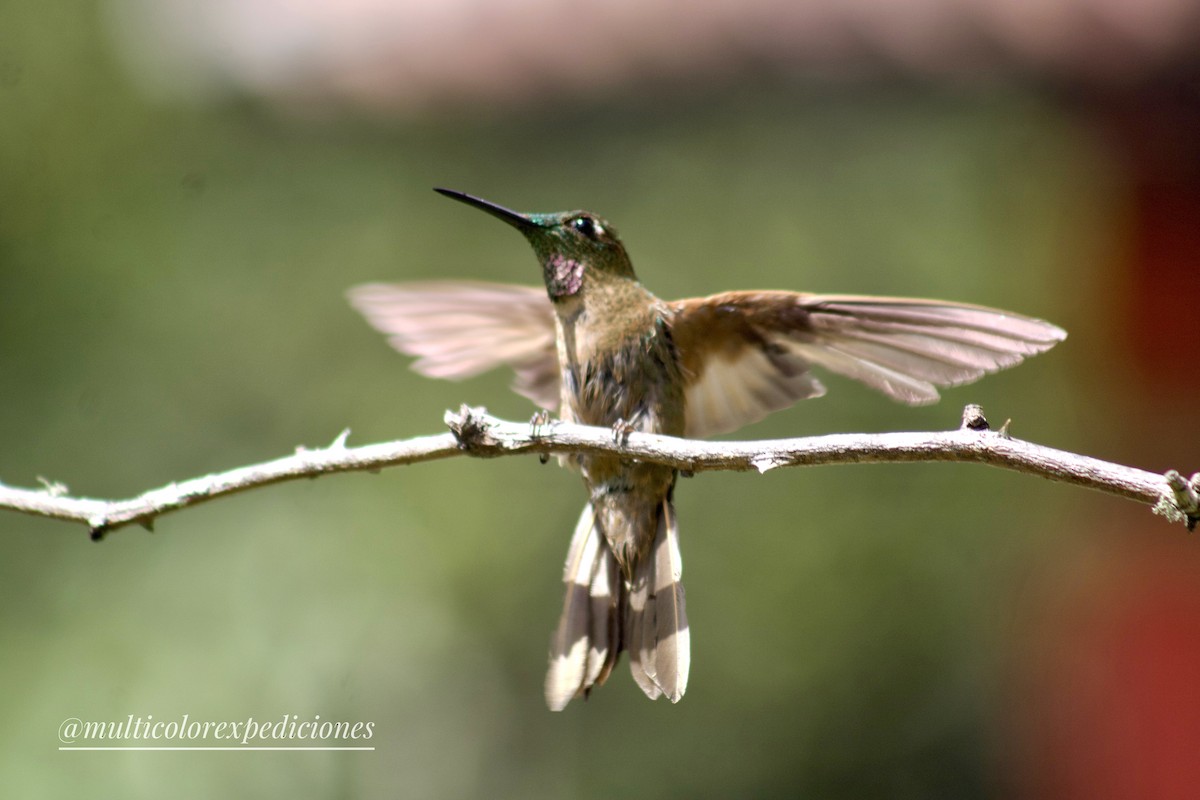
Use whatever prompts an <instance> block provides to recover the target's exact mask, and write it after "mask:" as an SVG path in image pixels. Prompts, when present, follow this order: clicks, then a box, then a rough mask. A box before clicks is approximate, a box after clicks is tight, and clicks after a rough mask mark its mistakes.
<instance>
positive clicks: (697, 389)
mask: <svg viewBox="0 0 1200 800" xmlns="http://www.w3.org/2000/svg"><path fill="white" fill-rule="evenodd" d="M671 306H672V309H673V310H674V312H675V317H674V322H673V325H672V333H673V335H674V338H675V343H676V346H677V347H678V349H679V353H680V357H681V359H682V361H683V366H684V370H685V373H686V374H687V375H688V377H689V387H688V390H687V435H688V436H705V435H709V434H714V433H723V432H726V431H732V430H735V429H737V428H739V427H741V426H743V425H746V424H749V423H751V422H755V421H757V420H760V419H762V418H763V417H765V416H766V415H767V414H770V413H771V412H772V411H778V410H780V409H782V408H786V407H787V406H790V405H792V404H793V403H795V402H796V401H798V400H802V399H804V398H806V397H819V396H820V395H822V394H824V393H825V387H824V386H822V385H821V383H820V381H818V380H817V379H816V378H815V377H813V376H812V375H811V373H810V372H809V368H810V367H811V366H812V365H814V364H815V365H817V366H820V367H824V368H825V369H828V370H830V371H831V372H836V373H838V374H839V375H845V376H847V377H849V378H854V379H855V380H858V381H861V382H863V383H865V384H866V385H867V386H870V387H871V388H872V389H875V390H877V391H880V392H882V393H884V394H886V395H887V396H888V397H891V398H892V399H893V400H898V401H900V402H902V403H908V404H910V405H923V404H925V403H932V402H934V401H936V400H937V399H938V392H937V387H946V386H957V385H959V384H963V383H970V382H971V381H974V380H976V379H978V378H980V377H981V376H983V375H985V374H987V373H990V372H995V371H997V370H1000V369H1004V368H1005V367H1011V366H1013V365H1014V364H1018V363H1020V362H1021V361H1022V360H1023V359H1025V358H1026V357H1028V356H1031V355H1036V354H1037V353H1041V352H1043V351H1045V350H1048V349H1049V348H1051V347H1053V346H1054V345H1055V344H1056V343H1058V342H1061V341H1062V340H1063V339H1064V338H1066V335H1067V334H1066V332H1065V331H1064V330H1062V329H1061V328H1059V327H1057V326H1055V325H1051V324H1050V323H1048V322H1043V321H1042V320H1039V319H1032V318H1030V317H1024V316H1021V315H1019V314H1013V313H1011V312H1008V311H1000V310H997V309H994V308H985V307H983V306H974V305H967V304H963V303H946V302H942V301H939V300H920V299H911V298H889V297H867V296H854V295H811V294H798V293H795V292H727V293H724V294H718V295H713V296H711V297H704V298H696V299H691V300H680V301H678V302H675V303H672V304H671Z"/></svg>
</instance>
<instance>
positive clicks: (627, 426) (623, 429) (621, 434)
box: [612, 419, 637, 444]
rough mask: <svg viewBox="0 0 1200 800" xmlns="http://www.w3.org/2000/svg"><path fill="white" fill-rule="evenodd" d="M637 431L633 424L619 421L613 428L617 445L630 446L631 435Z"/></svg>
mask: <svg viewBox="0 0 1200 800" xmlns="http://www.w3.org/2000/svg"><path fill="white" fill-rule="evenodd" d="M635 430H637V428H635V427H633V424H632V423H630V422H626V421H625V420H623V419H619V420H617V421H616V422H614V423H613V426H612V433H613V441H614V442H616V443H617V444H629V434H631V433H633V432H634V431H635Z"/></svg>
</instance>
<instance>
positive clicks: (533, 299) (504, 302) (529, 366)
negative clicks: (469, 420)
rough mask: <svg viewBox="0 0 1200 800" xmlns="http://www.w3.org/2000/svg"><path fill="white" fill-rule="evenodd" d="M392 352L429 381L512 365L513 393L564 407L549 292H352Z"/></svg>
mask: <svg viewBox="0 0 1200 800" xmlns="http://www.w3.org/2000/svg"><path fill="white" fill-rule="evenodd" d="M347 297H348V298H349V300H350V304H351V305H352V306H354V308H356V309H357V310H358V311H359V312H360V313H361V314H362V315H363V316H364V317H366V319H367V322H369V323H371V325H372V326H373V327H374V328H375V329H376V330H378V331H380V332H381V333H384V334H386V335H387V337H388V342H389V343H390V344H391V345H392V347H394V348H396V349H397V350H399V351H400V352H402V353H405V354H407V355H410V356H416V357H417V361H416V362H414V363H413V365H412V367H413V369H414V370H416V371H417V372H419V373H421V374H422V375H425V376H428V377H430V378H446V379H449V380H460V379H462V378H468V377H471V376H472V375H478V374H479V373H481V372H486V371H487V370H490V369H493V368H495V367H498V366H501V365H502V364H507V365H508V366H510V367H512V368H513V370H514V371H515V372H516V373H517V375H516V378H515V379H514V381H513V385H512V388H513V391H515V392H517V393H519V394H521V395H524V396H525V397H528V398H529V399H530V400H532V401H533V402H535V403H537V404H538V405H539V406H541V407H542V408H546V409H549V410H551V411H553V410H556V409H557V408H558V406H559V402H560V392H559V381H560V380H561V378H560V377H559V369H558V352H557V350H556V349H555V344H554V336H555V333H554V309H553V307H552V306H551V305H550V300H549V298H547V297H546V290H545V289H540V288H533V287H528V286H510V285H506V284H498V283H473V282H468V281H437V282H429V283H397V284H386V283H370V284H365V285H363V286H356V287H354V288H353V289H351V290H350V291H349V292H348V293H347Z"/></svg>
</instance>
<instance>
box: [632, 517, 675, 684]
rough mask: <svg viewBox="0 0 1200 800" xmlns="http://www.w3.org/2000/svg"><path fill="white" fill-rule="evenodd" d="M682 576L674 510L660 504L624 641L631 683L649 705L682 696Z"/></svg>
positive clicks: (635, 581) (635, 587) (639, 571)
mask: <svg viewBox="0 0 1200 800" xmlns="http://www.w3.org/2000/svg"><path fill="white" fill-rule="evenodd" d="M682 573H683V562H682V561H681V559H680V556H679V528H678V525H677V524H676V520H675V507H674V505H673V504H672V503H671V500H670V499H669V498H664V499H663V501H662V505H661V506H660V507H659V513H658V526H657V530H656V531H655V535H654V543H653V544H652V545H651V552H650V556H649V558H645V559H643V560H642V561H641V562H640V563H639V564H638V566H637V567H636V569H635V570H634V575H633V581H632V583H631V585H630V590H629V610H628V617H627V619H628V622H627V624H626V631H627V632H628V633H627V636H626V639H625V645H626V649H628V650H629V662H630V663H629V667H630V671H631V672H632V673H633V679H634V680H635V681H637V684H638V686H640V687H641V689H642V691H643V692H645V693H646V696H647V697H649V698H650V699H651V700H654V699H657V698H658V696H659V695H660V694H661V695H666V697H667V699H668V700H670V701H671V702H672V703H677V702H679V699H680V698H681V697H683V693H684V692H685V691H686V690H687V681H688V669H689V667H690V665H691V633H690V631H689V630H688V623H687V611H686V607H685V602H684V594H683V583H682V582H681V577H682Z"/></svg>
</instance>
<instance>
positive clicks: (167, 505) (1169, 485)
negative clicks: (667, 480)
mask: <svg viewBox="0 0 1200 800" xmlns="http://www.w3.org/2000/svg"><path fill="white" fill-rule="evenodd" d="M445 421H446V424H447V425H448V426H449V427H450V432H449V433H443V434H440V435H436V436H422V437H418V438H415V439H407V440H405V441H399V442H387V443H383V444H373V445H366V446H363V447H347V446H346V437H347V435H348V434H349V431H346V432H344V433H343V434H342V435H341V436H339V437H338V438H337V439H336V440H335V441H334V442H333V443H332V444H331V445H329V446H328V447H325V448H321V449H318V450H307V449H304V448H300V449H297V451H296V453H295V454H294V455H290V456H286V457H284V458H279V459H276V460H274V461H268V462H265V463H262V464H255V465H251V466H248V467H239V468H237V469H232V470H229V471H228V472H220V473H216V474H213V475H205V476H204V477H200V478H193V479H191V480H187V481H183V482H181V483H171V484H168V485H166V486H163V487H161V488H158V489H151V490H150V491H148V492H145V493H144V494H140V495H138V496H137V497H133V498H130V499H127V500H95V499H90V498H83V497H71V496H69V495H68V494H67V493H66V489H65V487H62V486H60V485H56V484H47V485H46V487H45V488H43V489H40V490H37V489H20V488H16V487H11V486H6V485H4V484H2V483H0V508H7V509H11V510H13V511H21V512H24V513H27V514H33V515H35V516H41V517H51V518H53V519H62V520H67V521H71V522H81V523H83V524H85V525H87V526H88V528H89V530H90V531H91V535H92V538H93V539H100V538H101V537H103V536H104V534H106V533H108V532H109V531H112V530H116V529H117V528H121V527H124V526H126V525H131V524H138V525H141V526H143V527H145V528H147V529H149V528H151V526H152V525H153V523H154V520H155V519H156V518H158V517H159V516H161V515H162V514H165V513H167V512H170V511H177V510H179V509H183V508H188V507H190V506H194V505H198V504H200V503H203V502H206V501H209V500H215V499H217V498H219V497H225V496H226V495H231V494H236V493H238V492H244V491H248V490H250V489H255V488H258V487H260V486H268V485H270V484H273V483H281V482H283V481H290V480H295V479H297V478H315V477H318V476H320V475H328V474H332V473H335V472H358V471H368V472H378V471H379V470H381V469H383V468H385V467H394V466H399V465H402V464H416V463H418V462H421V461H433V460H435V459H441V458H450V457H452V456H458V455H470V456H477V457H483V458H490V457H497V456H507V455H517V454H521V453H536V454H539V455H541V456H542V457H546V456H549V455H550V454H551V453H612V454H617V455H621V456H626V457H629V458H637V459H641V460H644V461H653V462H656V463H659V464H666V465H669V466H673V467H676V468H677V469H679V470H681V471H684V472H688V473H694V472H702V471H707V470H757V471H758V472H760V473H762V472H766V471H767V470H771V469H775V468H777V467H799V466H816V465H819V464H849V463H860V464H866V463H875V464H878V463H895V462H906V461H976V462H979V463H982V464H990V465H992V466H995V467H1002V468H1004V469H1010V470H1014V471H1016V472H1024V473H1028V474H1031V475H1040V476H1042V477H1043V478H1049V479H1050V480H1055V481H1062V482H1064V483H1073V484H1075V485H1077V486H1084V487H1087V488H1089V489H1096V490H1098V491H1101V492H1105V493H1107V494H1112V495H1116V496H1118V497H1127V498H1129V499H1131V500H1137V501H1140V502H1142V503H1146V504H1148V505H1150V506H1151V507H1152V509H1153V511H1154V512H1155V513H1157V514H1161V515H1163V516H1165V517H1166V518H1167V519H1169V520H1171V521H1173V522H1184V523H1186V524H1187V526H1188V530H1192V529H1193V528H1194V527H1195V525H1196V522H1197V521H1198V520H1200V473H1196V474H1194V475H1192V476H1191V478H1190V479H1185V478H1184V477H1183V476H1182V475H1181V474H1180V473H1178V472H1176V471H1175V470H1170V471H1168V472H1167V473H1165V474H1163V475H1159V474H1157V473H1153V472H1147V471H1145V470H1141V469H1137V468H1134V467H1126V466H1122V465H1120V464H1113V463H1110V462H1107V461H1101V460H1099V459H1096V458H1090V457H1088V456H1081V455H1077V454H1075V453H1069V452H1066V451H1064V450H1055V449H1053V448H1050V447H1043V446H1042V445H1037V444H1033V443H1031V442H1025V441H1022V440H1020V439H1014V438H1012V437H1011V436H1009V434H1008V431H1007V424H1006V425H1005V427H1004V428H1001V429H1000V430H998V431H993V430H991V429H990V428H989V426H988V423H987V420H986V419H984V416H983V412H982V410H981V409H980V408H979V406H973V405H972V406H967V407H966V409H965V410H964V412H963V423H962V427H960V428H959V429H957V430H952V431H944V432H933V433H872V434H854V433H848V434H833V435H829V436H811V437H804V438H798V439H774V440H764V441H746V442H707V441H696V440H691V439H677V438H674V437H670V436H655V435H651V434H644V433H636V432H634V433H628V434H626V433H624V432H623V431H614V430H612V429H608V428H593V427H587V426H583V425H574V424H568V423H564V422H559V421H550V422H545V423H539V422H537V421H535V422H533V423H527V422H526V423H521V422H506V421H504V420H500V419H496V418H495V417H492V416H489V415H488V414H487V413H486V412H485V411H484V410H483V409H473V408H468V407H467V406H463V407H462V408H461V409H460V410H459V411H457V412H451V411H447V412H446V417H445Z"/></svg>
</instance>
